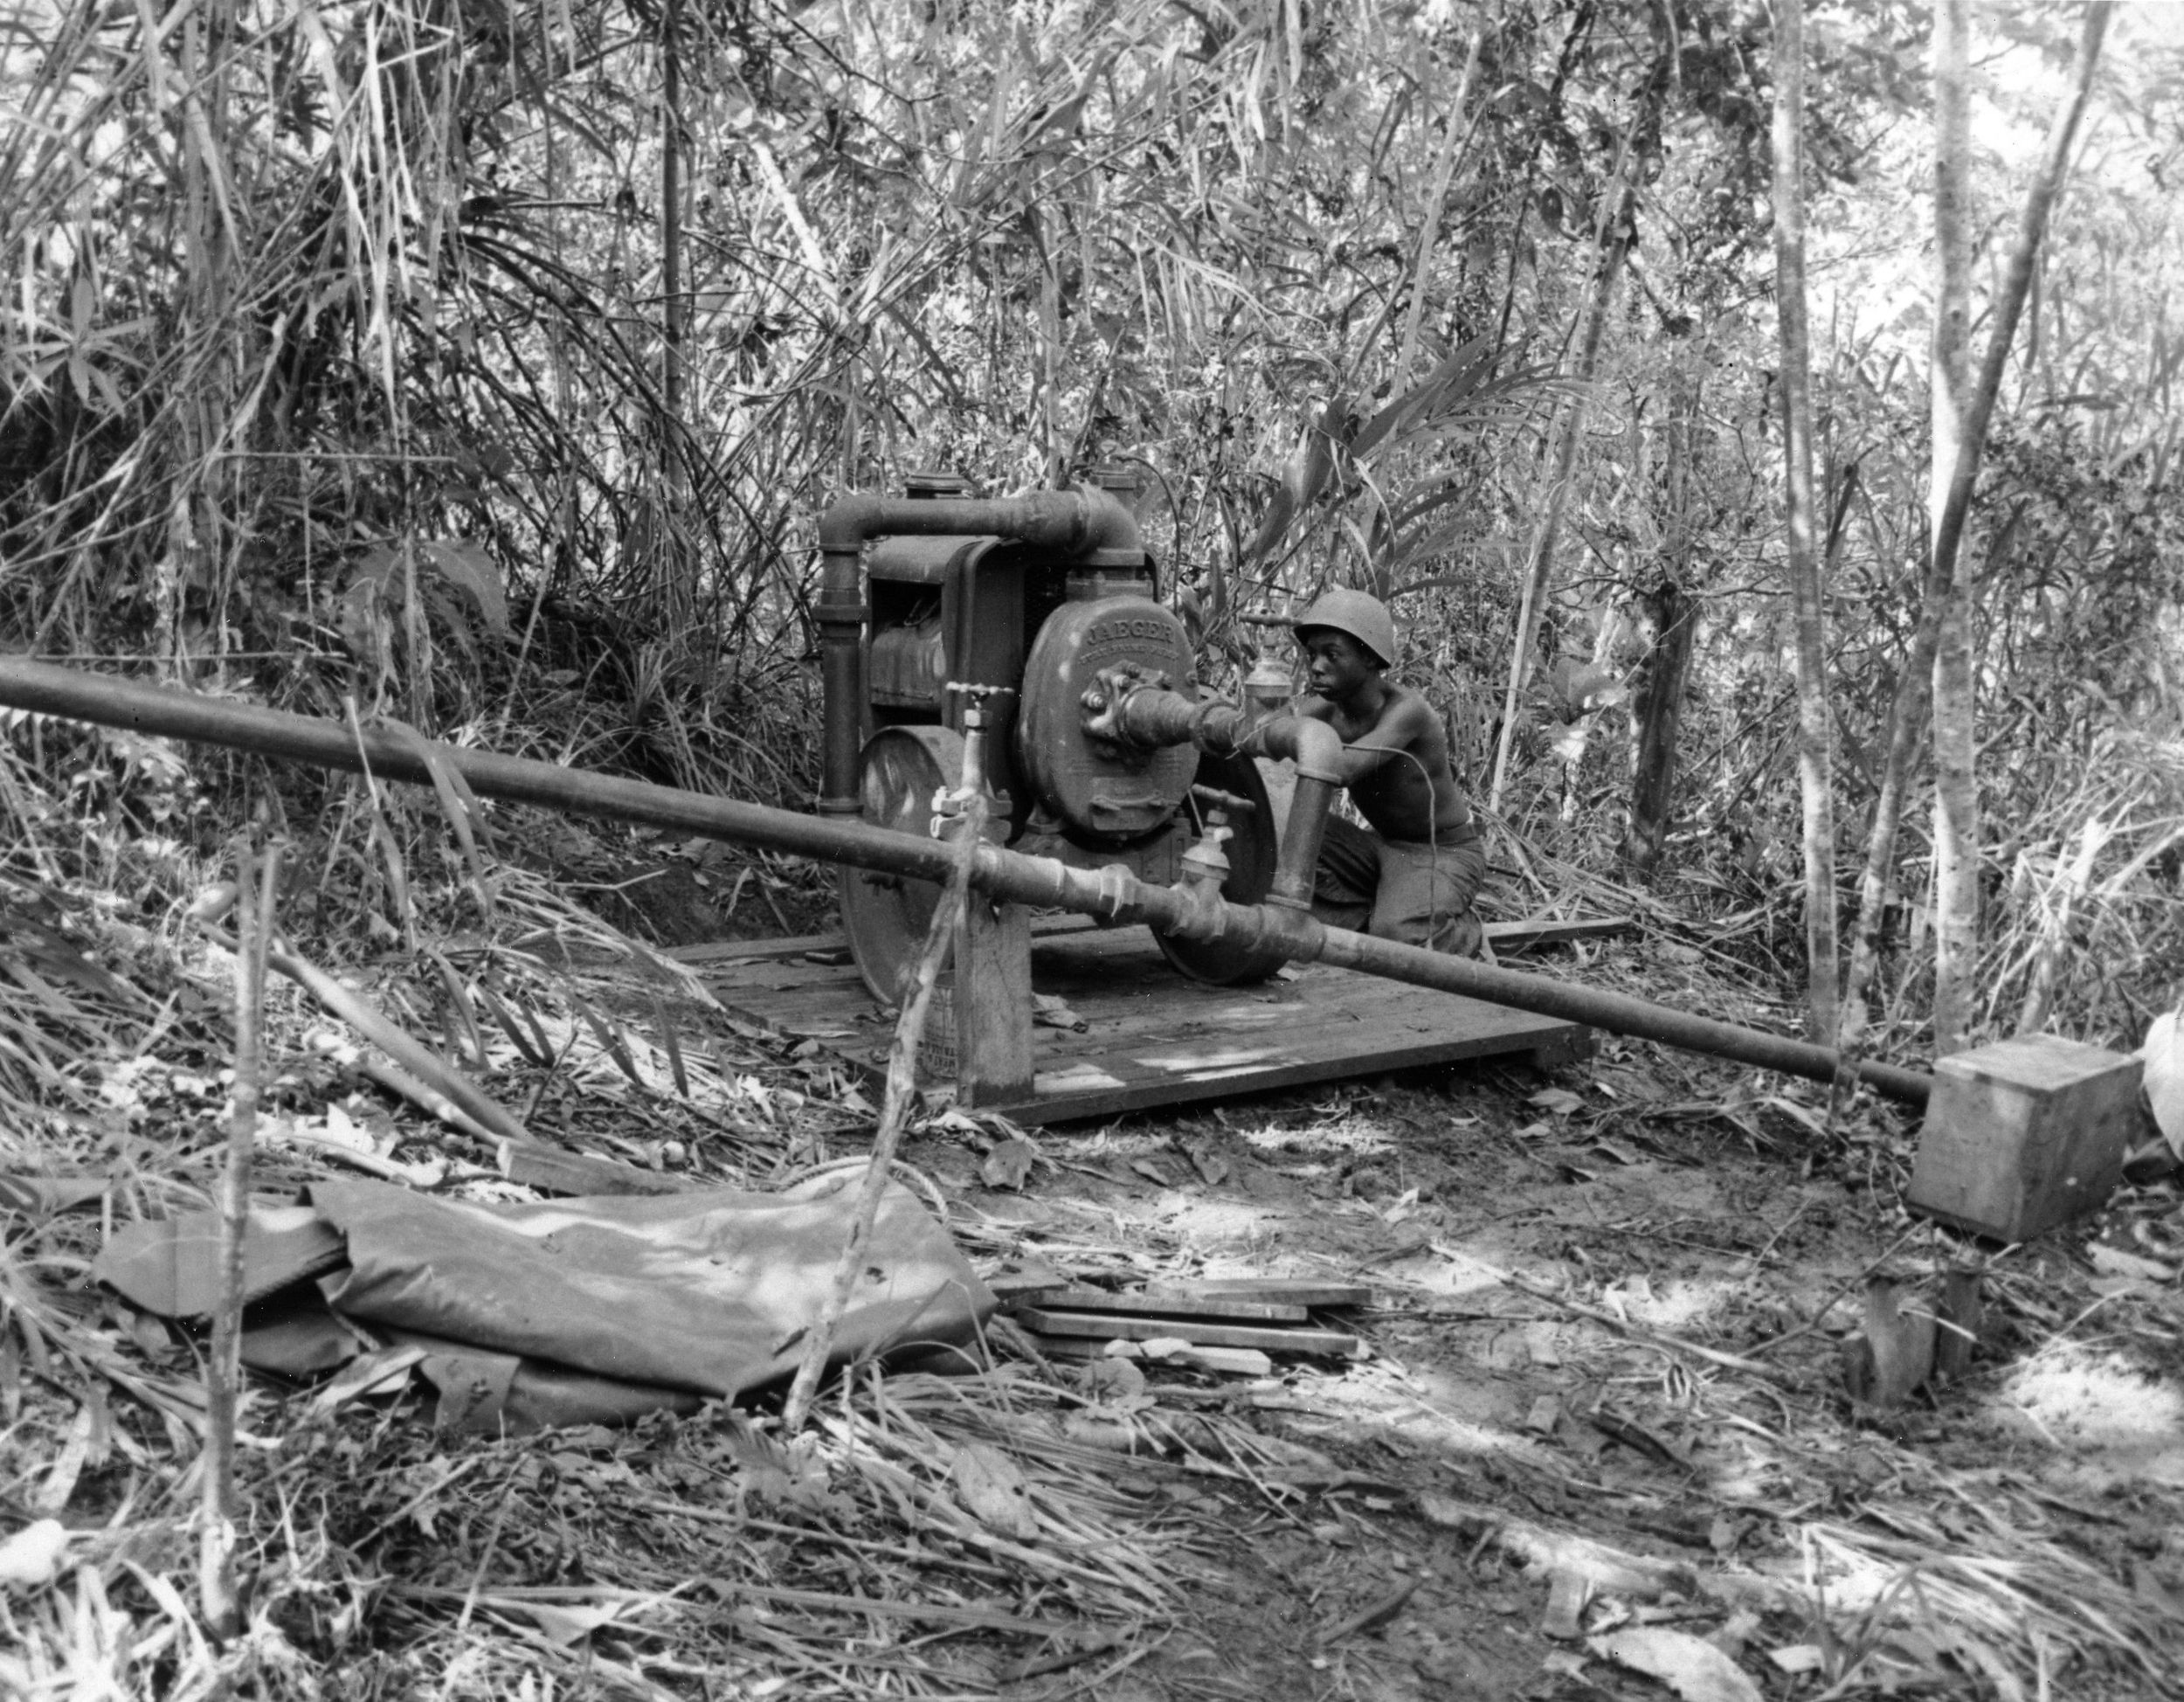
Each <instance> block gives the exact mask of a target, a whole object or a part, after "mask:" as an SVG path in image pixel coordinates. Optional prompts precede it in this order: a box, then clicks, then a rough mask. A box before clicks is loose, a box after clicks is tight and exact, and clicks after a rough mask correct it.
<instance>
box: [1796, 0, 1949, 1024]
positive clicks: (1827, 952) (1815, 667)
mask: <svg viewBox="0 0 2184 1702" xmlns="http://www.w3.org/2000/svg"><path fill="white" fill-rule="evenodd" d="M1947 3H1961V0H1947ZM1774 301H1775V310H1776V315H1777V317H1778V318H1779V320H1780V327H1781V341H1782V351H1781V352H1782V362H1781V364H1782V384H1781V389H1782V461H1783V474H1784V484H1785V495H1786V496H1787V504H1786V508H1787V516H1788V533H1789V537H1788V545H1789V549H1788V562H1787V570H1788V575H1789V582H1790V599H1791V604H1792V605H1793V607H1794V610H1795V612H1796V621H1797V774H1798V782H1799V789H1800V792H1802V793H1803V795H1804V803H1805V961H1806V979H1807V988H1806V1022H1807V1028H1808V1030H1809V1031H1810V1033H1811V1035H1812V1038H1813V1039H1814V1041H1818V1042H1819V1043H1820V1044H1821V1045H1822V1046H1833V1045H1834V1044H1835V1027H1836V1023H1835V1014H1836V1007H1835V991H1836V982H1835V789H1834V785H1833V782H1832V774H1831V765H1830V761H1829V758H1830V755H1831V751H1832V745H1833V740H1832V738H1831V737H1830V728H1829V724H1828V642H1827V629H1826V617H1827V610H1826V605H1825V604H1824V602H1823V600H1822V597H1821V591H1822V587H1821V582H1820V550H1819V546H1818V539H1817V529H1816V527H1815V525H1814V514H1815V512H1816V509H1817V506H1818V504H1817V501H1816V498H1815V495H1814V490H1813V398H1812V356H1811V349H1810V347H1809V344H1810V337H1809V336H1808V333H1807V327H1806V322H1805V3H1804V0H1775V7H1774Z"/></svg>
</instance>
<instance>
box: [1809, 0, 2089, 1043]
mask: <svg viewBox="0 0 2184 1702" xmlns="http://www.w3.org/2000/svg"><path fill="white" fill-rule="evenodd" d="M2113 10H2114V8H2113V6H2112V5H2111V4H2110V3H2109V0H2096V3H2094V4H2092V5H2091V6H2089V7H2087V8H2086V12H2085V21H2084V26H2083V28H2082V29H2081V31H2080V32H2079V35H2078V46H2077V62H2076V63H2075V64H2074V65H2073V66H2072V67H2071V86H2070V94H2069V95H2068V96H2067V97H2066V98H2065V100H2064V101H2063V106H2062V107H2061V108H2059V109H2058V110H2057V112H2056V116H2055V121H2054V123H2053V124H2052V125H2051V126H2050V127H2049V131H2048V142H2047V147H2046V149H2045V150H2044V151H2043V153H2042V156H2041V161H2040V165H2039V169H2038V170H2037V171H2036V172H2035V175H2034V178H2033V183H2032V186H2031V188H2030V189H2029V190H2028V191H2027V192H2026V196H2025V204H2024V209H2023V211H2022V213H2021V214H2020V216H2019V218H2018V223H2017V233H2016V237H2015V241H2014V242H2013V244H2012V246H2011V248H2010V254H2009V264H2008V268H2007V270H2006V271H2005V273H2004V274H2003V280H2002V288H2001V294H2000V295H1999V296H1998V297H1997V298H1996V301H1995V303H1994V329H1993V331H1992V333H1991V334H1990V336H1989V337H1988V339H1987V353H1986V356H1985V358H1984V359H1983V360H1982V362H1981V363H1980V377H1979V384H1978V386H1977V388H1976V389H1975V390H1974V391H1973V393H1972V397H1971V400H1970V403H1969V405H1968V407H1967V409H1966V412H1965V415H1964V418H1963V422H1962V425H1963V430H1962V442H1963V445H1964V449H1965V453H1962V454H1959V455H1958V456H1957V457H1956V460H1955V465H1954V467H1953V469H1952V474H1951V475H1950V478H1949V481H1948V484H1947V487H1946V491H1947V495H1946V502H1944V504H1943V505H1942V509H1941V512H1940V514H1939V519H1938V521H1937V523H1936V524H1935V526H1934V530H1933V537H1932V547H1931V549H1930V551H1929V554H1928V557H1927V570H1926V577H1925V588H1924V592H1923V595H1922V598H1921V602H1920V607H1919V618H1918V629H1917V631H1916V632H1915V633H1914V634H1913V636H1912V640H1911V652H1910V654H1909V655H1907V656H1906V657H1905V659H1904V672H1903V674H1902V675H1900V676H1899V677H1898V679H1897V687H1896V701H1895V703H1894V705H1893V708H1892V709H1891V711H1890V729H1889V750H1888V761H1887V765H1886V766H1885V768H1884V769H1883V771H1882V778H1881V789H1880V794H1879V796H1878V798H1877V799H1876V800H1875V804H1874V810H1873V832H1872V834H1871V836H1870V840H1869V841H1868V844H1867V848H1866V866H1865V875H1864V877H1863V880H1862V881H1861V882H1860V883H1859V896H1858V925H1857V933H1856V943H1855V945H1854V948H1853V951H1852V953H1851V959H1850V974H1849V984H1848V986H1847V987H1846V989H1845V992H1844V1006H1845V1009H1846V1012H1847V1015H1848V1020H1847V1022H1846V1025H1845V1032H1844V1035H1843V1043H1844V1044H1845V1045H1849V1043H1850V1042H1851V1041H1852V1040H1853V1039H1855V1037H1856V1033H1857V1031H1858V1030H1859V1029H1860V1028H1862V1027H1863V1026H1864V1023H1865V1021H1866V1019H1867V1003H1866V996H1865V995H1866V990H1867V989H1868V988H1869V987H1870V986H1871V985H1872V981H1873V975H1874V972H1875V969H1876V966H1877V964H1878V961H1879V956H1880V944H1881V933H1882V928H1883V922H1884V920H1885V917H1886V916H1887V906H1888V889H1889V876H1890V872H1891V870H1892V869H1893V868H1894V866H1895V860H1896V837H1897V831H1898V829H1899V828H1900V827H1901V826H1902V822H1903V806H1904V792H1905V790H1906V789H1907V786H1908V785H1909V775H1910V771H1911V753H1912V751H1914V750H1916V749H1917V747H1918V737H1919V734H1920V732H1921V730H1922V728H1923V723H1925V717H1926V711H1927V707H1928V704H1929V702H1930V701H1931V699H1930V695H1929V694H1930V690H1931V685H1932V671H1933V668H1934V658H1935V654H1936V651H1937V649H1938V648H1939V639H1940V633H1941V628H1942V623H1943V617H1944V614H1945V612H1946V609H1947V605H1948V601H1949V593H1950V591H1951V589H1952V585H1953V583H1954V580H1955V575H1956V559H1957V554H1958V550H1959V544H1960V543H1961V541H1962V538H1963V534H1964V522H1965V516H1966V514H1967V513H1968V512H1969V511H1970V509H1971V502H1972V487H1973V481H1975V479H1976V478H1977V476H1978V474H1979V460H1980V451H1981V449H1982V447H1983V446H1984V445H1985V442H1986V439H1987V422H1988V420H1989V419H1990V418H1991V417H1992V415H1993V413H1994V402H1995V398H1996V397H1997V395H1998V394H1999V393H2000V391H2001V382H2002V369H2003V367H2004V366H2005V365H2006V364H2007V363H2008V358H2009V349H2010V344H2011V342H2012V341H2013V339H2014V338H2015V334H2016V329H2017V322H2018V320H2019V319H2020V318H2022V316H2023V313H2024V307H2025V300H2026V297H2027V295H2028V294H2029V292H2030V290H2031V287H2032V276H2033V270H2034V266H2035V263H2036V261H2037V260H2038V259H2039V254H2040V244H2041V240H2042V238H2043V237H2044V236H2045V234H2046V232H2047V224H2048V216H2049V211H2051V210H2052V209H2053V207H2054V205H2055V201H2056V197H2057V196H2058V195H2059V194H2060V193H2061V192H2062V188H2063V180H2064V177H2065V176H2066V175H2067V173H2068V170H2069V167H2070V149H2071V147H2072V145H2073V143H2074V142H2076V140H2077V129H2078V125H2079V123H2080V121H2082V120H2083V118H2084V114H2085V103H2086V100H2087V98H2088V97H2089V95H2090V94H2091V91H2092V84H2093V73H2094V70H2095V68H2096V67H2097V66H2098V64H2099V62H2100V51H2101V43H2102V41H2103V39H2104V38H2105V35H2106V33H2107V30H2108V22H2109V17H2110V16H2111V12H2112V11H2113Z"/></svg>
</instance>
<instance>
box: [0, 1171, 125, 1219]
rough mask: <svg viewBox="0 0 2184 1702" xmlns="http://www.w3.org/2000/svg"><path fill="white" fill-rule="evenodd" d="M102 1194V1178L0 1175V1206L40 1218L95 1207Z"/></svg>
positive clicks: (105, 1187) (104, 1185) (104, 1187)
mask: <svg viewBox="0 0 2184 1702" xmlns="http://www.w3.org/2000/svg"><path fill="white" fill-rule="evenodd" d="M106 1191H107V1181H106V1178H104V1177H103V1176H0V1206H4V1207H9V1208H10V1209H12V1210H15V1211H18V1212H30V1213H33V1214H36V1215H38V1216H40V1217H43V1216H45V1215H46V1214H49V1213H52V1212H65V1211H67V1210H69V1209H70V1208H71V1207H76V1206H91V1205H95V1204H97V1203H98V1201H99V1200H100V1198H101V1197H102V1196H103V1195H104V1194H105V1193H106Z"/></svg>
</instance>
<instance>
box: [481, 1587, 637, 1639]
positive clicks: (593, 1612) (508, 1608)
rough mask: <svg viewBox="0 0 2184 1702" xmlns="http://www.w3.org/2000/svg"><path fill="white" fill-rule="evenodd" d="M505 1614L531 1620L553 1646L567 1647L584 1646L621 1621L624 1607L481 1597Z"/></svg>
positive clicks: (620, 1605)
mask: <svg viewBox="0 0 2184 1702" xmlns="http://www.w3.org/2000/svg"><path fill="white" fill-rule="evenodd" d="M481 1600H483V1601H484V1602H487V1603H488V1604H489V1605H491V1606H493V1607H494V1608H496V1609H499V1610H500V1611H501V1612H502V1613H504V1614H520V1615H522V1616H523V1617H524V1618H526V1619H528V1620H529V1621H530V1622H532V1623H533V1624H534V1625H536V1626H537V1627H538V1629H539V1630H540V1631H541V1632H542V1633H543V1635H544V1636H545V1638H546V1640H547V1641H548V1642H549V1643H560V1644H561V1645H563V1647H564V1648H565V1647H567V1646H568V1645H569V1644H570V1643H581V1642H583V1641H584V1638H586V1637H588V1636H591V1634H592V1633H593V1632H594V1631H597V1630H599V1629H602V1628H603V1627H605V1626H608V1625H612V1624H614V1623H615V1622H617V1621H618V1620H619V1619H620V1617H621V1614H622V1604H621V1603H619V1602H617V1603H616V1604H615V1605H613V1606H612V1607H606V1608H588V1607H585V1606H584V1605H583V1604H582V1603H580V1602H571V1603H569V1604H567V1605H561V1604H557V1603H553V1602H510V1601H507V1600H504V1599H502V1598H501V1597H498V1596H491V1597H484V1598H481Z"/></svg>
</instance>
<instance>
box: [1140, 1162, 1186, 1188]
mask: <svg viewBox="0 0 2184 1702" xmlns="http://www.w3.org/2000/svg"><path fill="white" fill-rule="evenodd" d="M1130 1168H1131V1169H1132V1170H1134V1171H1136V1172H1137V1173H1138V1174H1139V1175H1140V1176H1143V1177H1144V1179H1145V1180H1147V1181H1149V1182H1157V1183H1158V1184H1159V1185H1160V1186H1161V1187H1164V1188H1171V1187H1174V1186H1175V1180H1174V1179H1173V1178H1172V1177H1171V1176H1170V1175H1169V1174H1168V1173H1167V1172H1166V1171H1165V1170H1163V1169H1162V1168H1161V1167H1160V1166H1158V1165H1157V1164H1155V1163H1154V1162H1153V1161H1152V1160H1151V1159H1131V1160H1130Z"/></svg>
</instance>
